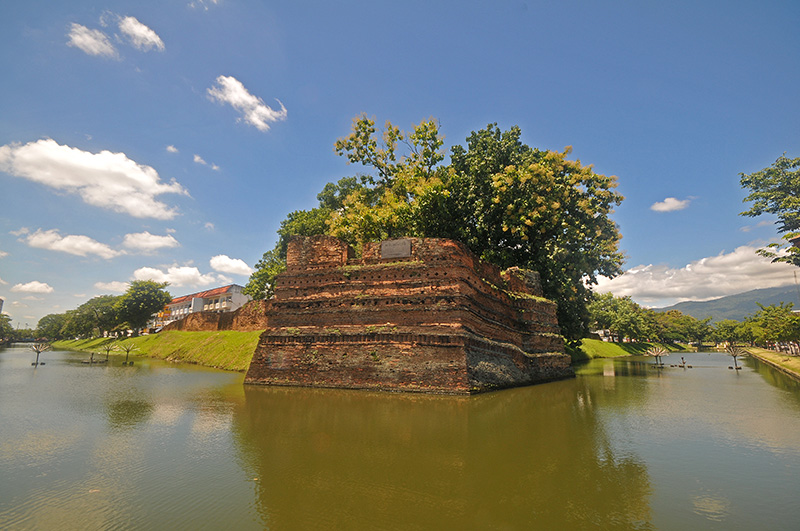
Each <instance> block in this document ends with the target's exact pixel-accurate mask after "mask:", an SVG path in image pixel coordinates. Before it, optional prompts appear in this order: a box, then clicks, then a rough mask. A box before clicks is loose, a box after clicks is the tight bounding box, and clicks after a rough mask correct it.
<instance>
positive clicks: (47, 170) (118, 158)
mask: <svg viewBox="0 0 800 531" xmlns="http://www.w3.org/2000/svg"><path fill="white" fill-rule="evenodd" d="M0 171H4V172H6V173H8V174H10V175H14V176H17V177H23V178H25V179H29V180H31V181H33V182H37V183H40V184H44V185H45V186H49V187H51V188H54V189H56V190H63V191H67V192H72V193H75V194H78V195H79V196H80V197H81V198H82V199H83V201H84V202H85V203H88V204H90V205H93V206H97V207H101V208H106V209H109V210H113V211H115V212H121V213H125V214H129V215H131V216H134V217H137V218H156V219H172V218H174V217H175V215H176V211H175V209H174V208H170V207H168V206H167V205H166V204H164V203H162V202H160V201H157V200H156V199H155V198H156V196H158V195H161V194H168V193H169V194H184V195H188V192H187V191H186V190H185V189H184V188H183V187H182V186H181V185H180V184H179V183H178V182H176V181H175V180H173V181H172V182H170V183H169V184H166V183H164V182H162V181H161V179H160V177H159V175H158V172H156V170H155V169H153V168H152V167H150V166H146V165H144V164H138V163H137V162H135V161H133V160H131V159H129V158H128V157H127V155H125V154H124V153H112V152H110V151H101V152H100V153H91V152H89V151H82V150H80V149H78V148H73V147H69V146H62V145H60V144H58V143H57V142H56V141H54V140H51V139H42V140H37V141H36V142H29V143H27V144H25V145H21V144H8V145H5V146H0Z"/></svg>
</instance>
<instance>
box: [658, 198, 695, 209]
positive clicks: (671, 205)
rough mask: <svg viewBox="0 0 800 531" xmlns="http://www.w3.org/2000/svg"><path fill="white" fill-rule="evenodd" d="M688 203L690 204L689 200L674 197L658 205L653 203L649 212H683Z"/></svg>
mask: <svg viewBox="0 0 800 531" xmlns="http://www.w3.org/2000/svg"><path fill="white" fill-rule="evenodd" d="M689 203H691V199H675V198H674V197H668V198H666V199H664V200H663V201H661V202H660V203H653V204H652V205H651V206H650V210H655V211H656V212H674V211H676V210H683V209H684V208H686V207H688V206H689Z"/></svg>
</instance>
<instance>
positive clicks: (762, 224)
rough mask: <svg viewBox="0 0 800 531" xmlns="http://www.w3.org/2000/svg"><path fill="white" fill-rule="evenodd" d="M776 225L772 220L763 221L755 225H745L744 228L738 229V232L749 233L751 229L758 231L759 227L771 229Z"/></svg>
mask: <svg viewBox="0 0 800 531" xmlns="http://www.w3.org/2000/svg"><path fill="white" fill-rule="evenodd" d="M776 223H777V221H775V220H774V219H765V220H764V221H759V222H758V223H756V224H755V225H745V226H744V227H740V228H739V230H740V231H742V232H750V231H751V230H753V229H760V228H761V227H771V226H774V225H775V224H776Z"/></svg>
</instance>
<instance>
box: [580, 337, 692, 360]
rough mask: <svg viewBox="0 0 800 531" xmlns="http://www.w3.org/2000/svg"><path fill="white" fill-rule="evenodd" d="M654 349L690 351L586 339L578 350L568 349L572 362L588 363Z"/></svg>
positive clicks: (670, 347) (675, 346)
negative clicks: (592, 360) (593, 360)
mask: <svg viewBox="0 0 800 531" xmlns="http://www.w3.org/2000/svg"><path fill="white" fill-rule="evenodd" d="M652 347H662V348H664V349H665V350H667V351H668V352H679V351H685V350H688V347H687V346H686V345H675V344H672V343H610V342H608V341H601V340H599V339H584V340H583V341H581V346H580V347H578V348H577V349H572V348H567V353H568V354H569V355H570V356H572V361H586V360H590V359H594V358H618V357H620V356H641V355H642V354H644V353H645V351H647V349H649V348H652Z"/></svg>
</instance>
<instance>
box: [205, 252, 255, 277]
mask: <svg viewBox="0 0 800 531" xmlns="http://www.w3.org/2000/svg"><path fill="white" fill-rule="evenodd" d="M209 263H210V265H211V269H213V270H214V271H219V272H221V273H230V274H232V275H250V274H252V273H253V269H252V268H251V267H250V266H248V265H247V264H246V263H245V262H244V260H240V259H239V258H231V257H229V256H226V255H224V254H218V255H217V256H214V257H213V258H211V260H209Z"/></svg>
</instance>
